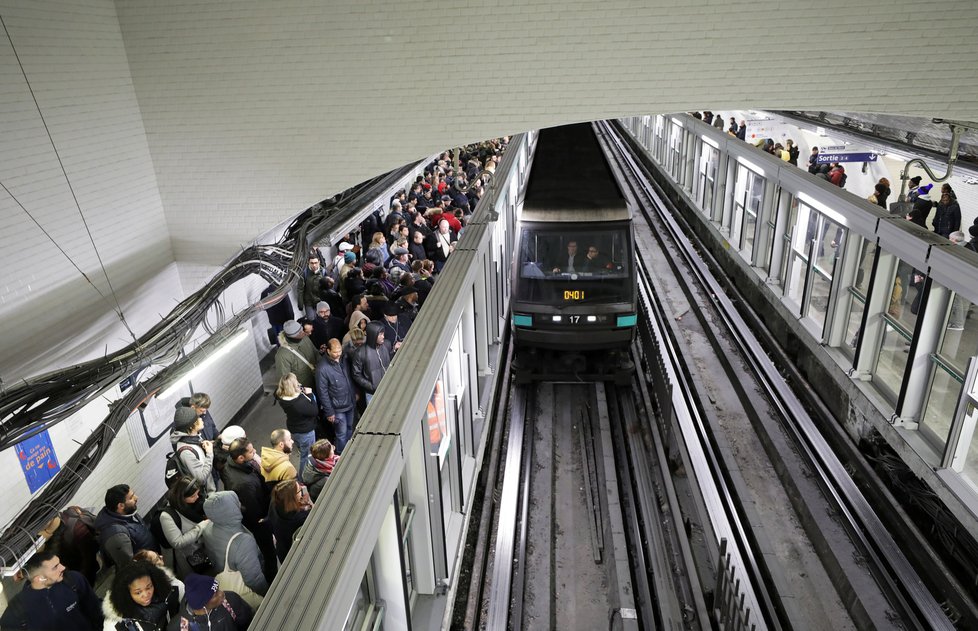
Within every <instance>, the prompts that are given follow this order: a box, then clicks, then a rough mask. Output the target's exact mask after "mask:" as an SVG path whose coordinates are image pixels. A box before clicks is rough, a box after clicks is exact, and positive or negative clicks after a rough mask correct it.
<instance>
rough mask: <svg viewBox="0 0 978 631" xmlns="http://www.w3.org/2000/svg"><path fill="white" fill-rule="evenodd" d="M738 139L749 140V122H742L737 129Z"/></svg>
mask: <svg viewBox="0 0 978 631" xmlns="http://www.w3.org/2000/svg"><path fill="white" fill-rule="evenodd" d="M737 138H739V139H740V140H744V141H746V140H747V121H745V120H744V121H740V126H739V127H737Z"/></svg>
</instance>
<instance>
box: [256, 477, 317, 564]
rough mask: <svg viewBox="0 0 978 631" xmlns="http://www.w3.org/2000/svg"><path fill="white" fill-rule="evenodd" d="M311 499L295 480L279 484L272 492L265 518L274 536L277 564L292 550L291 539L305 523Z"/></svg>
mask: <svg viewBox="0 0 978 631" xmlns="http://www.w3.org/2000/svg"><path fill="white" fill-rule="evenodd" d="M311 508H312V499H310V497H309V493H308V491H306V487H304V486H302V485H301V484H299V483H298V482H297V481H296V480H286V481H285V482H279V483H278V484H276V485H275V488H274V489H273V490H272V502H271V504H269V506H268V516H267V517H266V518H265V521H267V522H268V523H269V524H270V526H271V528H272V534H274V535H275V555H276V556H277V557H278V560H279V563H283V562H284V561H285V557H286V555H288V553H289V550H291V549H292V538H293V537H295V533H296V532H297V531H298V530H299V528H302V525H303V524H304V523H306V518H307V517H309V509H311Z"/></svg>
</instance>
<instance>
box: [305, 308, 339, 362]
mask: <svg viewBox="0 0 978 631" xmlns="http://www.w3.org/2000/svg"><path fill="white" fill-rule="evenodd" d="M344 333H346V325H345V324H343V320H341V319H339V318H337V317H336V316H335V315H333V308H332V306H330V304H329V303H328V302H326V301H325V300H322V301H320V302H319V303H317V304H316V319H315V320H313V321H312V334H311V335H310V336H309V338H310V339H311V340H312V345H313V346H314V347H315V348H316V350H317V351H319V354H320V355H321V354H323V352H324V351H325V350H326V342H328V341H330V340H331V339H332V338H334V337H343V334H344Z"/></svg>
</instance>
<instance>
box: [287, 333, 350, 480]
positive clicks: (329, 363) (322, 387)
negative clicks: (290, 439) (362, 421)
mask: <svg viewBox="0 0 978 631" xmlns="http://www.w3.org/2000/svg"><path fill="white" fill-rule="evenodd" d="M316 394H317V397H318V400H319V408H320V410H321V411H322V416H323V418H325V419H326V422H328V423H332V425H333V428H334V430H335V432H336V449H337V451H339V452H340V453H342V452H343V448H344V447H346V443H347V441H348V440H350V435H351V434H352V433H353V413H354V412H353V409H354V407H355V406H356V402H357V400H356V388H355V386H354V384H353V376H352V375H351V374H350V366H349V364H348V363H347V362H345V361H344V360H343V345H342V344H340V341H339V340H337V339H335V338H334V339H331V340H330V341H329V344H328V345H327V348H326V354H325V355H323V358H322V359H321V360H319V365H318V366H317V367H316ZM311 446H312V443H310V447H311ZM306 462H307V459H303V460H302V461H301V462H300V463H299V471H303V470H305V467H306Z"/></svg>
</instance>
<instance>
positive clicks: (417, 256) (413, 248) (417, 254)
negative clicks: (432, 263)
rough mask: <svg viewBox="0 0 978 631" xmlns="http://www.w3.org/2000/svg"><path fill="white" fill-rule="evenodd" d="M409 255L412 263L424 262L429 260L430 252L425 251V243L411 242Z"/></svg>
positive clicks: (408, 248)
mask: <svg viewBox="0 0 978 631" xmlns="http://www.w3.org/2000/svg"><path fill="white" fill-rule="evenodd" d="M407 250H408V254H410V255H411V260H412V261H423V260H425V259H426V258H428V252H427V251H426V250H425V249H424V242H421V243H415V242H414V241H411V242H410V243H408V247H407Z"/></svg>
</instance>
